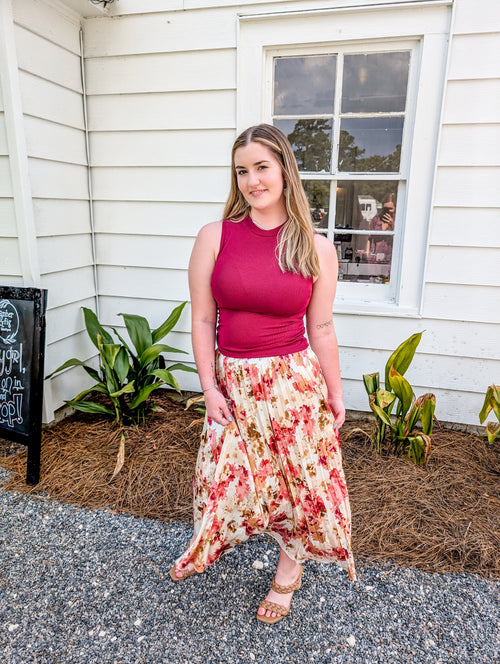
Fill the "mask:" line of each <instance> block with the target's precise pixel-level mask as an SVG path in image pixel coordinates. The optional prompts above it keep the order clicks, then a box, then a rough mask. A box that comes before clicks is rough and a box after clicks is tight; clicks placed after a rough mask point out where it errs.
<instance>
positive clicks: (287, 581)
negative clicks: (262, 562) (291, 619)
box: [257, 554, 302, 622]
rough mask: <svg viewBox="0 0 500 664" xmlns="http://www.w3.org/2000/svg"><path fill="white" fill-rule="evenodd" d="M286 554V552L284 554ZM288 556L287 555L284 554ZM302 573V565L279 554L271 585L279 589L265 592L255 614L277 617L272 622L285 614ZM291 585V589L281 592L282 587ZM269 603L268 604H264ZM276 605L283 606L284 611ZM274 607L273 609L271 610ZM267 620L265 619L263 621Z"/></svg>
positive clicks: (298, 585)
mask: <svg viewBox="0 0 500 664" xmlns="http://www.w3.org/2000/svg"><path fill="white" fill-rule="evenodd" d="M285 555H286V554H285ZM286 558H288V556H286ZM301 575H302V566H301V565H299V564H298V563H296V562H295V561H294V560H291V559H290V558H288V560H286V559H283V557H282V556H280V563H279V565H278V569H277V570H276V576H275V577H274V581H273V586H274V587H275V588H276V589H277V590H280V591H281V592H277V590H273V588H272V587H271V590H270V591H269V593H268V594H267V597H266V599H265V600H264V601H263V602H262V603H261V605H260V607H259V610H258V611H257V616H263V617H265V618H271V619H277V620H273V622H278V620H281V618H282V617H283V616H285V615H286V614H287V613H288V611H289V609H290V604H291V603H292V597H293V593H294V590H298V588H299V587H300V577H301ZM288 586H291V587H293V590H291V591H290V592H288V593H287V592H283V589H284V588H286V587H288ZM267 603H269V604H270V605H275V606H272V607H271V606H269V605H267V606H266V604H267ZM278 607H283V609H285V610H286V611H283V612H280V611H279V608H278ZM273 609H274V610H273ZM264 622H267V621H264Z"/></svg>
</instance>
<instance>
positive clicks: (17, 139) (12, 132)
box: [0, 0, 54, 422]
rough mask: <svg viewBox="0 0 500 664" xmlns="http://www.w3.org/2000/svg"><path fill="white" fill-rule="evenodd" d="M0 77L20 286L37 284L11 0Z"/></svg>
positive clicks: (0, 13) (5, 4) (0, 27)
mask: <svg viewBox="0 0 500 664" xmlns="http://www.w3.org/2000/svg"><path fill="white" fill-rule="evenodd" d="M0 80H1V83H2V92H3V100H4V112H5V128H6V133H7V144H8V147H9V164H10V172H11V178H12V192H13V197H14V211H15V215H16V227H17V234H18V242H19V245H18V246H19V254H20V258H21V267H22V271H23V283H24V286H32V287H34V288H40V286H41V279H40V264H39V259H38V247H37V239H36V227H35V216H34V211H33V200H32V197H31V186H30V177H29V168H28V151H27V148H26V139H25V134H24V121H23V109H22V101H21V88H20V85H19V72H18V68H17V56H16V46H15V41H14V17H13V14H12V0H2V1H1V2H0ZM42 419H43V421H44V422H50V421H52V420H53V419H54V408H53V399H52V390H51V386H50V384H48V383H45V385H44V399H43V412H42Z"/></svg>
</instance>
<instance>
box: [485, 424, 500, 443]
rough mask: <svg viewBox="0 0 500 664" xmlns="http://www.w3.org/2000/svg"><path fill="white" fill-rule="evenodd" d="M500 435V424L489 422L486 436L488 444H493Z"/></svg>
mask: <svg viewBox="0 0 500 664" xmlns="http://www.w3.org/2000/svg"><path fill="white" fill-rule="evenodd" d="M499 433H500V422H488V424H487V425H486V435H487V436H488V443H492V442H493V441H494V440H495V438H496V437H497V436H498V434H499Z"/></svg>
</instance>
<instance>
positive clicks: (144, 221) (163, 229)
mask: <svg viewBox="0 0 500 664" xmlns="http://www.w3.org/2000/svg"><path fill="white" fill-rule="evenodd" d="M222 210H223V205H222V203H192V202H190V201H186V202H185V203H172V202H163V201H95V202H94V218H95V228H96V232H97V233H125V234H128V235H170V236H177V235H179V236H185V237H195V236H196V235H197V233H198V231H199V230H200V228H201V227H202V226H203V225H204V224H207V223H209V222H212V221H218V220H219V219H221V217H222Z"/></svg>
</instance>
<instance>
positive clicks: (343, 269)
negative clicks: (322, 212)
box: [334, 180, 397, 283]
mask: <svg viewBox="0 0 500 664" xmlns="http://www.w3.org/2000/svg"><path fill="white" fill-rule="evenodd" d="M396 190H397V182H394V181H391V182H387V181H372V182H355V181H352V180H342V181H339V182H338V186H337V195H336V208H335V231H336V232H335V236H334V242H335V246H336V247H337V253H338V254H339V255H340V273H339V279H341V280H344V281H355V282H370V283H389V280H390V274H391V262H392V246H393V236H394V218H395V213H396ZM370 231H379V232H378V233H374V232H370Z"/></svg>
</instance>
